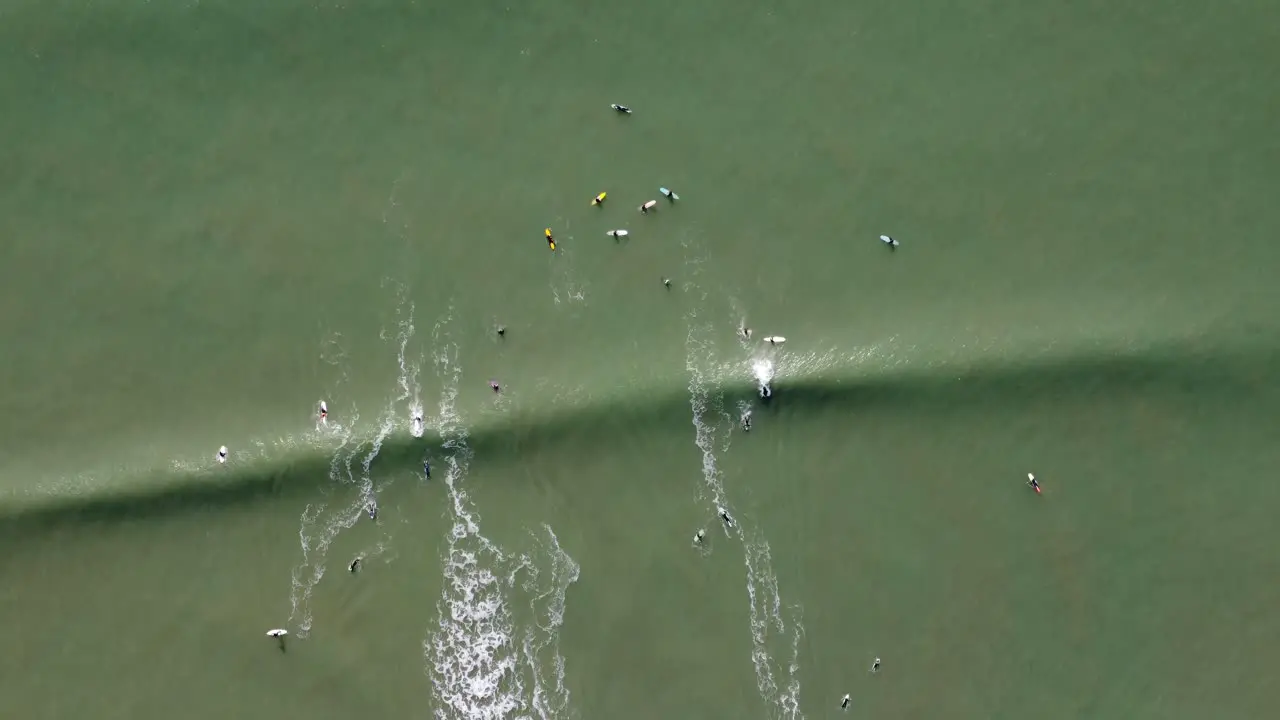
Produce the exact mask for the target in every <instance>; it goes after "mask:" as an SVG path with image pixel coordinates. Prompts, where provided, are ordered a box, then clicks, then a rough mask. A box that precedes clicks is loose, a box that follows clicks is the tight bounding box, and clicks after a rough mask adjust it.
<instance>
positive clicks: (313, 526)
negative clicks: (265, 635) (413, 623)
mask: <svg viewBox="0 0 1280 720" xmlns="http://www.w3.org/2000/svg"><path fill="white" fill-rule="evenodd" d="M399 295H400V299H399V303H398V305H397V309H396V316H397V319H396V333H395V336H394V340H393V341H394V343H395V347H396V365H397V368H398V370H399V372H398V374H397V376H396V383H395V385H396V388H397V389H398V392H397V393H396V394H395V395H394V396H392V398H391V399H390V400H389V401H388V403H387V407H386V408H385V409H384V410H383V412H382V415H381V416H380V418H379V421H378V425H377V426H376V428H375V429H374V431H373V435H372V437H368V439H360V438H359V437H358V435H357V433H356V431H355V429H354V428H356V427H357V423H358V421H359V413H358V412H356V411H355V410H354V409H353V411H352V419H351V421H350V423H349V424H348V425H347V426H346V427H345V428H338V427H335V428H334V429H335V430H341V431H342V434H341V436H340V438H341V444H340V445H339V446H338V447H337V449H336V450H335V451H334V454H333V457H332V459H331V460H330V463H329V478H330V480H332V481H333V482H334V483H336V484H337V485H338V486H339V487H346V488H352V489H354V490H355V492H354V493H350V492H348V493H346V495H345V496H346V500H345V502H335V503H333V507H332V508H331V507H330V503H327V502H322V503H309V504H308V505H307V507H306V508H305V509H304V510H303V512H302V516H301V518H300V519H299V528H298V540H299V545H300V546H301V548H302V561H301V562H300V563H299V564H298V565H297V566H295V567H294V568H293V572H292V573H291V576H290V592H289V600H290V615H289V620H290V623H296V624H297V626H298V636H299V637H303V638H305V637H307V635H308V634H309V633H310V631H311V628H312V625H313V622H314V616H313V614H312V610H311V596H312V594H313V593H314V591H315V588H316V586H317V585H319V584H320V581H321V580H322V579H323V578H324V575H325V571H326V568H327V565H328V552H329V546H330V545H331V544H332V543H333V540H334V538H336V537H337V536H338V535H339V534H341V533H342V532H343V531H344V530H347V529H348V528H351V527H353V526H354V525H355V524H356V523H357V522H359V521H360V520H361V519H362V518H363V517H364V516H365V513H366V512H367V508H368V507H369V506H370V505H371V504H376V502H377V500H376V498H377V491H378V490H381V489H385V484H384V486H383V488H375V486H374V481H373V476H372V474H371V472H370V469H371V467H372V465H373V461H374V460H375V459H376V458H377V457H378V453H379V452H380V451H381V450H382V443H383V442H384V441H385V440H386V439H387V437H389V436H390V435H391V434H392V433H393V432H394V431H395V430H396V428H397V426H398V422H397V421H398V419H399V418H400V417H402V415H401V411H400V406H401V405H402V404H403V403H404V402H405V401H407V400H409V398H410V397H412V396H413V392H414V389H415V388H416V387H417V375H418V364H417V363H414V362H412V361H410V359H409V357H410V355H409V343H410V340H411V339H412V338H413V335H414V325H413V314H414V306H413V304H412V303H410V302H408V301H407V300H405V298H404V291H403V288H401V289H400V292H399ZM383 339H388V338H387V337H386V334H385V333H383ZM366 437H367V436H366ZM357 466H358V467H359V470H358V471H357V470H356V468H357ZM389 549H390V545H389V540H388V539H387V538H385V537H384V538H383V539H382V540H380V541H379V542H378V544H377V546H376V548H375V549H374V550H373V551H372V552H370V553H368V555H369V556H370V557H372V556H374V555H380V554H383V553H385V552H387V551H388V550H389ZM345 564H346V561H345V560H344V561H343V565H345Z"/></svg>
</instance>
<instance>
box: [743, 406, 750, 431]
mask: <svg viewBox="0 0 1280 720" xmlns="http://www.w3.org/2000/svg"><path fill="white" fill-rule="evenodd" d="M742 430H743V432H751V411H750V410H748V411H746V412H744V413H742Z"/></svg>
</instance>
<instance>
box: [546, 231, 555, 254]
mask: <svg viewBox="0 0 1280 720" xmlns="http://www.w3.org/2000/svg"><path fill="white" fill-rule="evenodd" d="M543 232H545V233H546V234H547V247H549V248H551V249H552V250H555V249H556V239H555V238H554V237H552V236H551V228H547V229H546V230H544V231H543Z"/></svg>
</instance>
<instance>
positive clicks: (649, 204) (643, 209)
mask: <svg viewBox="0 0 1280 720" xmlns="http://www.w3.org/2000/svg"><path fill="white" fill-rule="evenodd" d="M657 206H658V201H657V200H650V201H649V202H647V203H645V204H643V205H641V206H640V214H641V215H648V214H649V211H650V210H652V209H654V208H655V207H657Z"/></svg>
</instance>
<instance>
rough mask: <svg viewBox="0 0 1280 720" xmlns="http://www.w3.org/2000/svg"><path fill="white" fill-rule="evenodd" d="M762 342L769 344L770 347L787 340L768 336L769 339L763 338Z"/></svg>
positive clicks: (778, 336) (777, 336)
mask: <svg viewBox="0 0 1280 720" xmlns="http://www.w3.org/2000/svg"><path fill="white" fill-rule="evenodd" d="M764 341H765V342H767V343H769V344H770V345H781V344H782V343H784V342H786V341H787V339H786V338H784V337H782V336H781V335H770V336H769V337H767V338H765V339H764Z"/></svg>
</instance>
